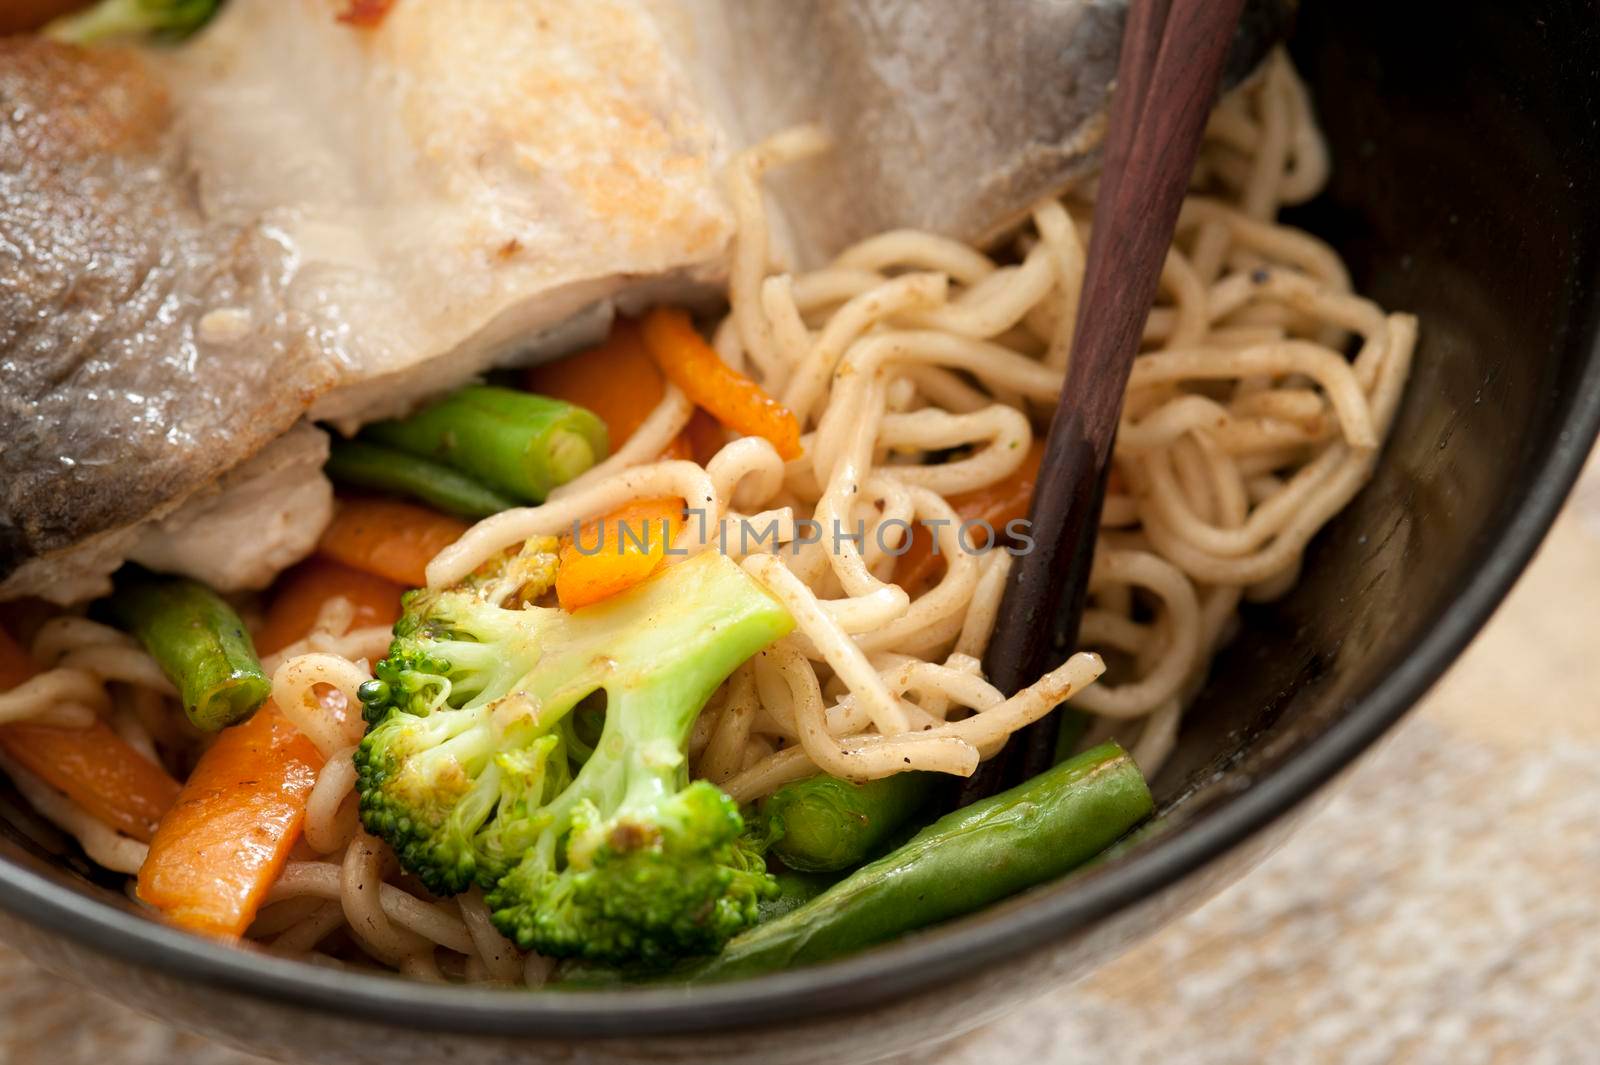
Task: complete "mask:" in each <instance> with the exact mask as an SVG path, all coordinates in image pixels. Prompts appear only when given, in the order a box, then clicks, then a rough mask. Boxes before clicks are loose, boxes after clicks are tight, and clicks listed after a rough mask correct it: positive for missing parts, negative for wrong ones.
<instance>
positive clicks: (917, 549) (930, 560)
mask: <svg viewBox="0 0 1600 1065" xmlns="http://www.w3.org/2000/svg"><path fill="white" fill-rule="evenodd" d="M1043 458H1044V441H1043V440H1040V439H1035V440H1034V442H1033V446H1032V447H1031V448H1029V449H1028V454H1027V457H1026V458H1024V459H1023V460H1022V465H1020V466H1018V467H1017V468H1016V470H1014V471H1013V472H1012V473H1011V475H1010V476H1009V477H1006V478H1004V479H1002V480H999V481H996V482H995V483H994V484H989V485H984V486H983V487H982V488H974V489H973V490H972V491H970V492H957V493H956V494H955V495H952V496H951V497H950V498H949V500H948V502H949V503H950V506H951V507H952V508H954V510H955V512H956V514H957V515H959V516H960V518H961V520H962V521H963V522H969V521H970V522H977V521H983V522H987V523H988V525H989V527H990V528H991V529H993V530H995V532H996V533H1004V532H1005V528H1006V524H1007V523H1008V522H1011V521H1015V520H1017V519H1019V518H1026V517H1027V516H1028V504H1029V502H1030V501H1031V500H1032V499H1033V486H1034V482H1035V481H1037V480H1038V478H1039V462H1040V460H1041V459H1043ZM966 542H967V543H968V544H970V545H972V546H973V547H974V548H982V547H985V546H987V545H988V542H989V534H988V532H987V531H986V530H985V529H984V527H983V526H981V525H978V526H969V527H968V530H967V536H966ZM943 570H944V559H943V558H942V557H941V556H939V555H936V554H934V553H933V536H932V535H931V533H930V532H929V530H928V527H927V526H926V525H918V526H916V528H915V529H914V531H913V532H912V536H911V546H910V547H909V548H908V549H907V550H906V553H905V554H903V555H901V556H900V558H899V560H898V561H897V562H896V563H895V566H894V580H895V583H896V584H898V585H900V587H902V588H904V589H906V591H908V592H910V593H911V594H913V595H915V594H917V593H918V592H920V591H922V590H924V589H926V588H927V587H928V586H929V585H930V584H932V583H933V581H934V579H935V578H936V577H937V576H938V575H939V574H940V573H941V572H943Z"/></svg>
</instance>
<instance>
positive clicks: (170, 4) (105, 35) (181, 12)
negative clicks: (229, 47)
mask: <svg viewBox="0 0 1600 1065" xmlns="http://www.w3.org/2000/svg"><path fill="white" fill-rule="evenodd" d="M221 6H222V0H100V3H98V4H95V5H94V6H93V7H91V8H89V9H88V10H86V11H80V12H77V13H76V14H72V15H65V16H63V17H61V18H58V19H56V20H55V21H54V22H52V23H50V25H49V26H47V27H45V32H46V33H47V34H49V35H50V36H51V37H54V38H55V39H56V40H58V41H67V42H69V43H71V44H97V43H99V42H101V41H116V40H126V39H128V38H133V37H153V38H155V39H157V40H163V41H181V40H183V38H185V37H187V36H189V35H190V34H191V33H193V32H195V31H196V30H198V29H199V28H200V27H201V26H204V25H205V24H206V23H207V22H208V21H209V20H210V18H211V16H212V15H214V14H216V12H217V8H219V7H221Z"/></svg>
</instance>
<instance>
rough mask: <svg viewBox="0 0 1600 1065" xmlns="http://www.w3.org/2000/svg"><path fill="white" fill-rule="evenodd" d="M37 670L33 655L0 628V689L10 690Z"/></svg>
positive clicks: (29, 678) (30, 677)
mask: <svg viewBox="0 0 1600 1065" xmlns="http://www.w3.org/2000/svg"><path fill="white" fill-rule="evenodd" d="M38 672H39V667H38V665H36V664H35V663H34V661H33V656H32V655H30V654H28V652H27V650H26V649H24V648H23V646H22V645H21V644H20V643H18V642H17V641H16V638H15V637H13V636H12V635H11V634H10V633H9V632H7V631H6V630H5V629H3V628H0V691H10V690H11V689H12V688H15V687H16V686H17V685H18V684H21V683H22V682H23V681H25V680H31V679H32V678H33V676H34V674H36V673H38Z"/></svg>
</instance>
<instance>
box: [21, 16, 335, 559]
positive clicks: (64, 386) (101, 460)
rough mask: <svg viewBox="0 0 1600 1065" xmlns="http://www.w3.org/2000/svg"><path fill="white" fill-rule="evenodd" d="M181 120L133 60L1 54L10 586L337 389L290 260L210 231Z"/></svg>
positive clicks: (243, 237) (55, 51) (237, 233)
mask: <svg viewBox="0 0 1600 1065" xmlns="http://www.w3.org/2000/svg"><path fill="white" fill-rule="evenodd" d="M173 119H174V116H173V108H172V104H171V101H170V99H169V98H168V93H167V90H166V88H165V87H164V84H163V82H162V81H161V79H160V78H159V77H158V76H156V75H155V74H154V73H153V72H152V70H151V69H150V68H149V66H148V64H147V62H146V61H145V60H144V59H143V58H142V57H141V56H140V55H139V54H138V53H136V52H134V51H131V50H125V49H116V48H99V49H94V50H83V49H79V48H74V47H71V46H66V45H60V44H56V43H54V42H50V41H47V40H43V39H39V38H31V37H12V38H4V39H0V579H3V578H4V577H5V576H6V575H8V574H10V573H11V572H13V571H14V570H15V569H16V568H17V567H18V566H19V565H20V564H22V563H23V562H24V561H26V560H28V559H29V558H32V557H36V556H40V555H45V554H48V553H50V552H54V551H59V550H62V549H64V548H68V547H71V546H73V545H75V544H77V543H79V542H82V541H85V540H87V539H89V538H91V537H94V536H96V535H97V534H103V533H107V532H110V531H112V530H116V529H119V528H122V527H125V526H128V525H130V524H133V523H135V522H138V521H141V520H144V519H146V518H149V517H151V516H152V515H159V514H162V513H165V512H168V511H170V510H172V509H173V508H174V507H176V506H177V505H178V504H179V503H181V502H182V500H183V499H184V498H186V497H187V496H188V495H190V494H191V493H192V492H194V491H195V490H196V489H198V488H201V487H202V486H204V485H207V484H209V483H211V482H212V481H214V480H215V479H216V478H217V477H218V476H220V475H221V474H223V473H224V472H226V471H227V470H229V469H231V468H233V467H234V466H237V465H238V464H239V463H241V462H243V461H245V460H246V459H248V458H249V457H250V456H251V455H253V454H254V453H255V452H256V451H257V450H259V449H260V448H261V447H262V446H263V445H265V444H266V443H268V442H269V441H271V440H272V439H274V438H275V437H277V436H279V435H281V434H282V433H284V432H285V431H287V430H288V429H289V427H290V426H291V425H292V424H293V423H294V422H295V421H296V419H298V418H299V417H300V415H301V412H302V411H303V410H304V409H305V407H306V405H307V404H308V403H309V402H311V400H312V399H313V398H314V396H315V395H317V394H318V393H320V392H321V391H323V390H325V389H326V388H327V387H329V386H330V385H331V384H332V381H333V374H332V371H331V369H330V368H329V367H327V366H326V364H325V362H324V361H323V360H320V359H319V358H318V357H317V355H316V353H315V351H314V350H313V349H312V347H311V346H310V344H309V343H308V340H307V337H306V335H305V330H304V328H303V326H302V325H300V324H299V323H296V322H295V321H294V320H293V316H291V315H288V314H287V313H286V312H285V311H284V309H283V303H282V300H281V298H280V291H279V290H280V287H281V280H282V278H283V276H284V274H285V267H284V263H283V261H282V258H283V253H282V249H280V248H278V247H277V246H275V245H274V243H273V242H272V241H271V240H270V239H269V238H268V236H267V234H266V233H265V232H263V231H262V230H261V229H260V228H259V227H256V226H251V225H249V224H242V225H241V224H235V223H227V224H223V223H218V222H214V221H212V220H210V219H208V218H206V217H205V216H204V215H203V214H202V212H201V211H200V209H199V208H198V206H197V203H196V196H195V192H194V186H195V176H194V175H193V173H192V172H191V171H190V170H189V165H188V160H187V156H186V152H185V150H184V146H183V143H182V139H181V136H180V135H179V134H178V131H177V130H176V129H175V128H174V120H173ZM220 308H230V309H233V310H234V311H237V312H242V314H234V315H233V317H232V321H231V326H232V328H231V329H229V330H227V331H226V332H227V336H226V337H225V338H223V339H222V340H221V341H217V340H212V341H208V340H207V339H205V338H204V336H203V334H205V333H206V330H205V329H203V328H202V326H201V324H200V323H201V321H202V319H204V317H205V315H207V314H208V313H209V312H211V311H214V310H217V309H220Z"/></svg>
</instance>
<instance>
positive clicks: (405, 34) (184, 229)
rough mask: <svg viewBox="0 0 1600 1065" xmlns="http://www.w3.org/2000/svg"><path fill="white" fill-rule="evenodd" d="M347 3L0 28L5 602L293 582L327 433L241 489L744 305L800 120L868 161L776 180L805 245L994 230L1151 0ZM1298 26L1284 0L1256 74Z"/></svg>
mask: <svg viewBox="0 0 1600 1065" xmlns="http://www.w3.org/2000/svg"><path fill="white" fill-rule="evenodd" d="M346 2H347V0H230V2H229V3H227V4H226V5H225V6H224V8H223V10H222V12H221V14H220V15H219V16H218V17H217V18H216V19H215V20H214V22H213V23H212V24H211V25H210V26H208V27H207V28H206V29H205V30H204V31H203V32H202V33H201V34H200V35H199V36H198V37H197V38H195V39H194V40H192V41H191V42H190V43H188V44H186V45H184V46H183V47H182V48H179V49H175V50H169V51H164V52H150V53H137V52H134V51H128V50H117V49H107V50H96V51H93V52H87V51H81V50H76V49H68V48H63V47H59V46H56V45H52V44H47V43H44V42H41V41H36V40H27V39H13V40H5V41H0V599H4V598H7V597H11V596H15V595H20V594H24V593H30V594H44V595H46V596H48V597H51V598H55V599H58V600H61V601H68V600H75V599H80V598H84V597H86V596H89V595H93V594H97V593H98V592H100V591H103V590H105V588H107V587H108V581H107V578H108V576H109V574H110V573H111V572H112V571H113V570H114V569H115V568H116V566H117V565H118V564H120V562H121V561H122V559H123V558H126V557H138V558H144V559H147V560H150V561H151V562H152V563H153V564H155V565H157V566H158V567H161V568H170V569H174V570H178V571H181V572H188V573H191V574H194V575H197V576H204V577H206V578H207V579H209V580H212V581H213V582H214V583H218V584H219V585H220V586H222V587H223V588H224V589H227V588H231V587H250V586H259V585H261V584H263V583H264V582H265V581H266V580H268V579H270V576H271V574H272V571H273V570H274V569H275V568H276V567H278V566H280V565H282V564H283V562H284V561H286V560H288V559H289V558H291V557H292V556H293V554H294V553H295V552H296V551H301V550H306V549H309V546H310V545H311V544H312V543H314V541H315V536H316V533H317V531H318V530H319V529H320V527H321V523H322V522H323V521H325V519H326V505H325V504H326V498H327V491H328V490H327V486H326V484H325V482H321V481H320V479H319V475H317V474H315V473H312V472H310V471H309V468H308V467H307V464H308V463H311V462H314V453H315V446H314V445H306V446H301V445H296V446H294V447H290V446H289V445H285V447H284V448H283V449H282V453H284V454H289V453H292V454H293V455H294V456H297V458H295V460H294V462H295V463H299V465H298V466H296V465H293V464H292V463H291V465H290V467H288V468H291V469H298V470H301V471H302V472H301V474H300V476H302V477H303V478H304V479H305V480H306V481H307V482H309V487H308V488H307V491H306V492H305V494H304V495H303V496H297V497H296V501H295V503H294V505H293V506H289V507H286V508H284V510H283V512H282V513H280V514H278V515H276V516H275V517H272V518H271V519H270V520H266V519H264V520H266V524H267V525H270V527H271V528H273V529H274V530H275V533H274V535H272V536H262V537H251V538H245V539H244V540H243V541H242V542H238V541H239V540H240V538H239V537H237V536H235V535H231V534H230V533H229V530H230V529H232V528H236V527H237V523H238V521H239V520H240V519H239V517H238V516H239V515H241V514H256V513H258V511H255V510H251V509H250V508H251V507H254V506H259V504H260V499H261V486H262V484H263V483H266V482H263V481H262V480H261V479H260V477H258V476H256V475H254V474H250V473H249V471H242V472H241V475H240V476H237V477H234V478H232V479H231V484H229V485H224V486H223V487H222V489H221V497H222V498H218V497H217V495H216V493H212V492H211V486H214V485H216V484H218V481H219V478H221V477H222V476H223V475H224V474H226V473H227V472H228V471H230V470H234V469H235V468H237V467H240V466H241V464H244V463H246V462H247V460H249V459H250V458H251V456H253V455H256V454H257V453H258V452H260V451H261V450H262V448H263V447H264V446H266V445H267V444H268V442H269V441H272V440H274V439H277V438H279V437H280V436H282V435H283V434H284V433H285V432H286V431H287V430H289V429H290V427H291V426H293V425H295V424H296V423H297V422H299V421H300V420H301V419H302V418H310V419H313V420H320V421H328V422H332V423H333V424H334V425H336V426H337V427H338V428H339V429H340V430H341V431H351V430H353V429H354V428H355V427H357V426H359V425H360V424H361V423H363V422H365V421H369V420H372V419H375V418H380V417H387V416H391V415H395V414H400V413H403V412H405V411H406V410H407V409H409V408H410V407H412V406H414V405H415V404H416V403H417V402H419V401H420V400H423V399H425V398H428V397H430V396H432V395H434V394H437V393H440V392H443V391H445V390H447V389H449V388H452V387H455V386H456V385H459V384H461V383H462V382H464V381H465V380H467V379H469V378H470V377H472V376H474V375H476V374H478V373H481V372H482V371H483V370H484V369H486V368H488V367H490V366H492V365H500V364H506V363H508V362H515V361H529V360H535V359H538V358H541V357H544V356H547V355H552V354H557V353H560V352H562V351H565V350H569V349H571V348H573V347H575V346H577V345H578V344H580V343H583V342H585V341H586V340H589V339H592V338H594V337H596V336H598V335H599V334H600V333H601V332H602V331H603V330H604V329H605V328H606V325H607V323H608V321H609V318H610V315H611V313H612V309H613V307H614V306H617V305H621V306H625V307H629V306H635V305H644V304H648V303H651V302H657V301H664V300H672V301H682V300H684V299H686V298H692V297H693V296H695V295H696V294H704V293H706V292H709V291H711V288H712V286H714V285H715V283H717V282H719V281H720V280H721V279H722V277H723V276H724V274H725V271H726V264H727V255H728V250H729V246H730V242H731V240H732V235H733V224H732V217H731V212H730V211H729V209H728V206H727V204H726V203H725V200H724V197H723V193H722V184H721V169H722V166H723V164H724V163H725V162H726V160H727V158H728V157H729V155H730V153H731V152H732V151H733V150H735V149H736V148H738V147H740V146H742V145H744V144H748V143H753V142H754V141H756V140H758V139H760V138H761V137H763V136H764V135H766V134H768V133H770V132H772V131H774V130H776V129H777V128H780V127H782V126H785V125H789V124H792V123H794V122H798V121H810V120H820V121H822V122H823V123H824V124H825V125H826V126H828V127H829V128H830V129H831V131H832V132H833V134H834V135H835V137H836V140H837V143H838V145H839V147H838V150H837V151H835V152H834V153H832V154H831V155H830V156H829V157H827V158H825V159H820V160H816V161H814V162H812V163H808V164H805V165H803V166H802V167H800V168H798V170H797V172H796V173H795V174H793V175H789V176H787V177H783V176H780V181H782V182H784V183H785V184H784V186H783V192H784V195H783V197H782V198H783V202H784V203H785V206H786V208H787V214H788V216H789V220H790V222H791V223H792V228H793V229H794V231H795V233H796V234H797V235H798V238H799V239H798V244H797V246H798V251H799V253H800V256H801V257H802V258H803V259H806V260H811V261H814V260H816V259H818V258H820V257H822V256H823V255H825V254H826V253H828V252H831V251H833V250H836V249H837V248H838V247H840V246H841V245H843V244H844V243H847V242H848V241H850V240H853V239H856V238H858V237H860V236H864V235H867V234H868V233H871V232H875V231H878V230H882V229H887V228H894V227H896V226H903V225H915V226H922V227H926V228H932V229H935V230H937V231H940V232H945V233H949V234H951V235H954V236H958V237H963V238H966V239H971V240H982V239H984V238H986V237H988V236H990V235H993V234H994V233H996V232H997V231H998V230H1000V229H1002V228H1004V227H1005V226H1008V225H1010V224H1011V223H1012V222H1013V221H1014V220H1015V219H1016V218H1017V217H1018V215H1019V214H1020V212H1022V211H1024V210H1025V209H1026V208H1027V206H1028V205H1029V204H1031V203H1032V202H1033V201H1034V200H1036V199H1037V198H1038V197H1040V196H1043V195H1046V194H1049V193H1051V192H1054V191H1057V190H1059V189H1060V188H1061V187H1062V186H1063V185H1064V184H1065V183H1066V182H1068V181H1069V180H1071V179H1073V178H1075V177H1078V176H1080V175H1082V174H1083V173H1085V172H1087V171H1088V169H1089V168H1090V167H1091V166H1092V165H1093V160H1094V149H1095V146H1096V145H1097V143H1098V139H1099V135H1100V130H1101V126H1102V125H1103V117H1102V116H1103V112H1104V106H1105V102H1106V96H1107V82H1108V81H1109V79H1110V75H1111V71H1112V69H1113V67H1114V64H1115V59H1116V55H1117V50H1118V47H1119V39H1120V33H1121V24H1122V19H1123V17H1124V12H1125V7H1126V0H1003V2H998V0H997V2H994V3H981V4H980V3H967V2H963V0H932V2H919V0H815V2H808V3H798V4H797V3H788V2H785V0H581V2H580V0H408V2H406V3H401V4H395V5H393V7H392V8H391V9H390V10H389V11H388V13H387V15H386V16H385V17H384V18H383V19H382V20H381V21H380V22H379V23H378V24H377V25H376V26H373V27H367V28H358V27H354V26H351V25H348V24H346V23H343V22H340V21H339V20H338V18H337V15H338V14H339V13H340V12H341V11H342V10H344V8H345V6H346ZM1292 6H1293V5H1292V3H1291V2H1289V0H1255V3H1254V10H1256V11H1257V15H1256V16H1255V17H1256V20H1257V21H1256V22H1254V23H1252V25H1251V27H1250V28H1247V31H1246V32H1245V33H1244V34H1243V35H1242V43H1241V46H1240V49H1241V56H1242V57H1243V61H1248V60H1249V59H1250V58H1251V57H1253V56H1255V55H1259V54H1261V53H1262V52H1264V50H1265V47H1266V45H1267V44H1268V43H1270V41H1271V40H1272V39H1273V38H1274V36H1275V34H1276V31H1277V30H1278V29H1281V25H1280V24H1281V22H1282V18H1281V17H1279V16H1281V15H1282V13H1283V12H1286V11H1287V10H1289V9H1291V8H1292ZM1262 13H1265V14H1264V15H1263V14H1262ZM314 436H315V434H312V436H311V437H305V436H302V438H301V439H302V440H306V441H309V440H312V439H314ZM307 456H313V457H312V458H307ZM258 465H265V466H271V467H272V468H273V469H280V467H282V463H278V462H277V461H276V460H274V461H273V462H266V463H264V464H258ZM247 474H248V475H247ZM275 476H279V477H282V476H284V475H283V474H282V473H281V472H280V473H279V474H276V475H275ZM202 493H205V495H204V498H203V499H201V498H197V497H198V496H199V495H200V494H202ZM230 493H238V494H239V498H238V499H237V500H235V499H233V498H231V497H230ZM319 501H320V502H319ZM180 508H182V509H181V512H180ZM230 523H232V524H230ZM176 528H182V529H184V530H186V531H185V532H184V533H183V535H184V536H187V537H190V538H192V540H193V542H195V543H197V544H199V543H210V544H219V545H227V544H229V543H236V546H235V550H236V552H237V553H238V555H239V557H238V558H237V559H233V560H219V559H216V558H214V557H208V553H207V552H204V551H200V550H198V549H197V550H196V551H194V552H185V551H183V550H175V549H173V545H172V542H171V537H172V536H173V535H174V534H173V533H172V530H173V529H176ZM227 561H231V563H232V564H223V562H227Z"/></svg>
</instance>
